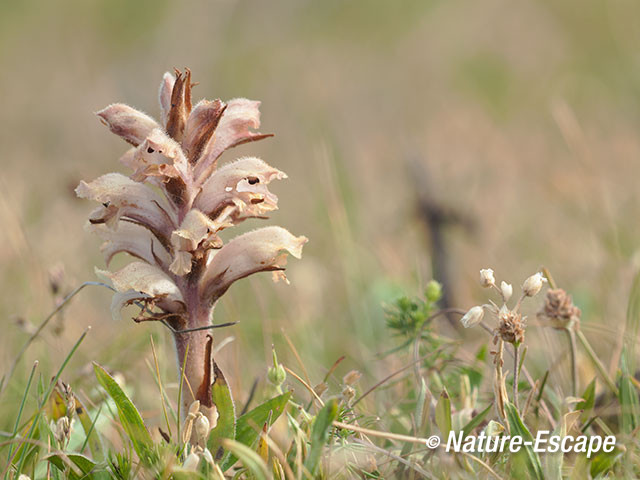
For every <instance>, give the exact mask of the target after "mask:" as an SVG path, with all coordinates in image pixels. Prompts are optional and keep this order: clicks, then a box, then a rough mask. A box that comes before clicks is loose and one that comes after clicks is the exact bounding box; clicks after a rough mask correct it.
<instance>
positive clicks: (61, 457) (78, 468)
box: [44, 453, 104, 479]
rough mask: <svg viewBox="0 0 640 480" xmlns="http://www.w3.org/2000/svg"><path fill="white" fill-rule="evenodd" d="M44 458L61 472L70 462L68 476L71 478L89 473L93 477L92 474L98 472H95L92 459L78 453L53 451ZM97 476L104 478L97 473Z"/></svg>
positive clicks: (78, 477) (77, 477) (82, 476)
mask: <svg viewBox="0 0 640 480" xmlns="http://www.w3.org/2000/svg"><path fill="white" fill-rule="evenodd" d="M44 458H45V460H48V461H49V463H51V464H52V465H53V466H55V467H56V468H57V469H58V470H60V471H61V472H65V471H66V470H67V468H68V466H69V464H70V463H71V465H72V466H71V469H70V470H69V478H72V479H80V478H84V477H86V476H89V475H91V476H92V477H94V475H95V474H96V473H98V472H95V469H96V464H95V463H94V462H93V460H91V459H90V458H87V457H85V456H84V455H80V454H78V453H67V454H64V453H53V454H51V455H48V456H46V457H44ZM94 478H95V477H94ZM98 478H104V476H103V475H98Z"/></svg>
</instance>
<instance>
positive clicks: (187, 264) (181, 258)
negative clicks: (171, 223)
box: [169, 209, 221, 275]
mask: <svg viewBox="0 0 640 480" xmlns="http://www.w3.org/2000/svg"><path fill="white" fill-rule="evenodd" d="M220 228H221V225H220V224H218V223H216V222H214V221H213V220H211V219H210V218H209V217H207V216H206V215H205V214H204V213H202V212H201V211H199V210H196V209H192V210H190V211H189V213H187V215H186V216H185V218H184V220H183V221H182V224H181V225H180V228H179V229H178V230H175V231H174V232H173V233H172V234H171V246H172V247H173V251H174V259H173V262H172V263H171V266H170V267H169V268H170V270H171V271H172V272H173V273H175V274H176V275H186V274H187V273H189V272H190V271H191V260H192V256H191V253H189V252H193V251H195V250H196V249H197V248H198V246H199V245H200V243H201V242H202V241H203V240H207V241H208V242H209V245H215V244H218V243H221V242H220V239H219V238H218V237H217V235H216V232H217V231H218V230H220ZM209 245H208V246H209Z"/></svg>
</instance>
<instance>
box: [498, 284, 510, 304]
mask: <svg viewBox="0 0 640 480" xmlns="http://www.w3.org/2000/svg"><path fill="white" fill-rule="evenodd" d="M500 291H501V292H502V297H503V298H504V301H505V302H508V301H509V299H510V298H511V295H513V287H512V286H511V284H509V283H507V282H505V281H504V280H503V281H502V283H500Z"/></svg>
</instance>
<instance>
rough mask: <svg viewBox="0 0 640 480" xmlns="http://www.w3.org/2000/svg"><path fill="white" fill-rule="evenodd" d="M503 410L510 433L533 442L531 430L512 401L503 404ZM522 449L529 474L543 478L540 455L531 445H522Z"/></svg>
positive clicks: (540, 479) (538, 479)
mask: <svg viewBox="0 0 640 480" xmlns="http://www.w3.org/2000/svg"><path fill="white" fill-rule="evenodd" d="M505 410H506V414H507V420H508V422H509V427H510V431H511V435H512V436H513V435H519V436H520V437H522V440H523V441H524V442H532V444H533V441H534V440H533V436H532V435H531V432H530V431H529V429H528V428H527V427H526V425H525V424H524V423H523V422H522V419H521V418H520V415H519V414H518V410H517V409H516V407H515V405H513V404H512V403H510V402H509V403H507V404H506V405H505ZM522 450H524V452H525V453H526V455H527V457H526V458H527V467H528V470H529V473H530V474H531V476H532V477H533V478H535V479H537V480H544V475H543V473H542V464H541V463H540V457H539V456H538V454H537V453H536V452H535V451H534V450H533V446H532V445H523V446H522Z"/></svg>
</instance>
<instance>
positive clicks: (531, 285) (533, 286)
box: [522, 272, 547, 297]
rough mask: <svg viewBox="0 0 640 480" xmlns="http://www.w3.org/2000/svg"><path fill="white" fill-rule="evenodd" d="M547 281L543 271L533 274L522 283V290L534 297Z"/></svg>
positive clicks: (528, 295)
mask: <svg viewBox="0 0 640 480" xmlns="http://www.w3.org/2000/svg"><path fill="white" fill-rule="evenodd" d="M546 281H547V279H546V278H544V276H543V275H542V273H541V272H538V273H536V274H534V275H531V276H530V277H529V278H527V279H526V280H525V281H524V284H523V285H522V291H523V293H524V294H525V295H526V296H527V297H533V296H534V295H536V294H537V293H538V292H539V291H540V289H541V288H542V284H543V283H545V282H546Z"/></svg>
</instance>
